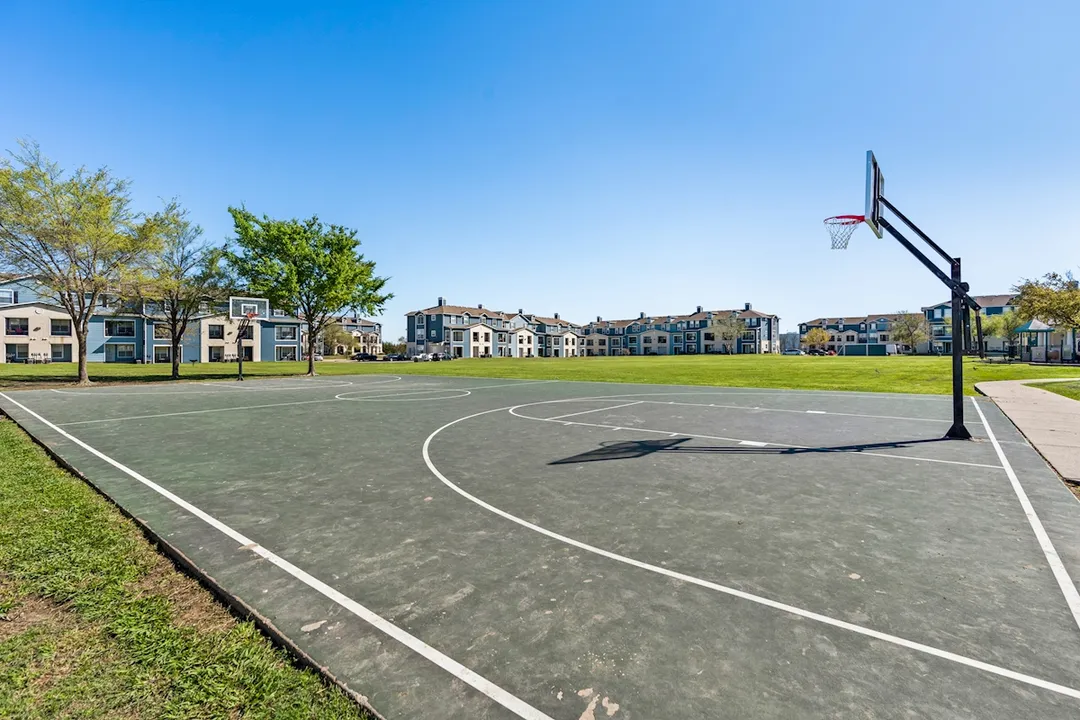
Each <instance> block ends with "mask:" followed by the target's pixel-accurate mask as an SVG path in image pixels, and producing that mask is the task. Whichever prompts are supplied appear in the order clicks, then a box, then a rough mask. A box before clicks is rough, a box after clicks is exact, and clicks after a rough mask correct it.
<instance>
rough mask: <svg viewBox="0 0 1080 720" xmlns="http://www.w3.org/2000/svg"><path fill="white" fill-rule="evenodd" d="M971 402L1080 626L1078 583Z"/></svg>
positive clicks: (981, 416) (991, 432) (984, 421)
mask: <svg viewBox="0 0 1080 720" xmlns="http://www.w3.org/2000/svg"><path fill="white" fill-rule="evenodd" d="M971 402H972V403H973V404H974V405H975V412H977V413H979V420H981V421H982V425H983V427H984V428H986V434H987V435H988V436H989V437H990V442H991V443H992V444H993V445H994V450H995V451H996V452H997V455H998V458H999V459H1000V460H1001V464H1002V466H1003V467H1004V469H1005V474H1006V475H1008V476H1009V482H1010V483H1011V484H1012V488H1013V492H1015V493H1016V497H1017V498H1018V499H1019V500H1020V507H1022V508H1023V509H1024V515H1026V516H1027V520H1028V524H1030V525H1031V529H1032V530H1033V531H1034V532H1035V537H1036V538H1037V539H1038V541H1039V547H1041V548H1042V551H1043V555H1045V556H1046V562H1047V563H1049V564H1050V569H1051V570H1052V571H1053V572H1054V578H1055V579H1056V580H1057V583H1058V586H1059V587H1060V588H1061V592H1062V593H1063V594H1064V595H1065V602H1066V603H1068V604H1069V610H1070V611H1072V616H1073V621H1074V622H1075V623H1076V625H1077V627H1078V628H1080V592H1077V590H1076V583H1074V582H1073V581H1072V578H1071V577H1069V571H1068V570H1066V569H1065V564H1064V563H1063V562H1061V558H1060V557H1058V554H1057V550H1055V549H1054V543H1053V542H1051V541H1050V536H1049V535H1047V534H1046V529H1045V528H1044V527H1043V524H1042V521H1041V520H1039V516H1038V515H1037V514H1036V513H1035V508H1034V507H1033V506H1032V504H1031V501H1030V500H1028V496H1027V493H1026V492H1024V486H1023V485H1021V484H1020V480H1019V478H1017V477H1016V472H1015V471H1013V468H1012V465H1011V464H1010V463H1009V458H1008V457H1006V456H1005V451H1004V450H1002V449H1001V444H1000V443H999V442H998V440H997V437H995V436H994V431H993V430H991V429H990V423H988V422H987V421H986V415H984V414H983V411H982V408H981V407H979V403H978V402H977V401H976V400H975V398H971Z"/></svg>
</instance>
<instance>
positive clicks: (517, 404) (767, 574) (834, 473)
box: [0, 358, 1080, 720]
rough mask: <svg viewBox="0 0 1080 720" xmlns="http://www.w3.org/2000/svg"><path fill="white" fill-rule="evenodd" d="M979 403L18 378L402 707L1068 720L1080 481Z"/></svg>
mask: <svg viewBox="0 0 1080 720" xmlns="http://www.w3.org/2000/svg"><path fill="white" fill-rule="evenodd" d="M796 359H799V358H796ZM821 360H824V361H825V362H827V361H828V359H821ZM571 362H572V361H571ZM586 362H587V361H586ZM451 365H453V364H452V363H451ZM967 403H968V404H967V414H968V427H969V429H970V430H971V431H972V433H973V434H974V435H975V437H976V439H975V440H973V441H948V440H942V439H941V436H942V435H943V433H944V432H945V430H946V429H947V428H948V427H949V422H950V417H951V416H950V410H951V405H950V399H949V398H947V397H945V396H938V395H900V394H892V395H887V394H874V393H838V392H808V391H806V392H800V391H784V390H761V389H749V388H719V387H711V388H710V387H689V386H676V385H665V386H659V385H619V384H614V383H579V382H561V381H554V380H550V381H545V380H492V379H490V378H468V377H422V376H403V375H393V374H380V375H375V374H372V375H366V376H338V377H320V378H314V379H300V378H285V379H276V380H252V381H248V382H245V383H225V382H222V383H215V382H204V383H196V382H192V383H183V384H174V385H158V384H143V385H138V386H133V385H127V386H114V387H98V388H91V389H76V388H53V389H37V390H21V391H11V390H8V391H5V392H3V393H0V408H2V409H3V410H4V412H5V413H7V414H9V415H10V416H11V417H12V418H13V419H15V420H16V421H18V422H19V423H20V424H22V425H23V426H24V427H25V428H26V429H27V430H28V431H29V432H31V433H32V434H34V435H35V436H36V437H37V438H38V439H39V440H40V441H41V442H43V443H45V444H47V445H48V446H49V447H50V448H51V449H52V450H53V451H54V452H56V453H57V454H59V455H60V456H61V457H62V458H64V459H65V460H66V461H67V462H68V463H70V464H71V465H73V466H74V467H76V468H77V469H78V470H80V471H81V472H82V473H83V474H84V475H86V476H87V477H88V478H89V479H91V480H92V481H93V482H94V483H95V484H96V485H97V486H98V487H99V488H100V489H101V490H102V491H103V492H105V493H107V494H108V495H109V496H111V497H112V498H113V499H115V500H116V501H117V502H118V503H120V504H121V505H122V506H123V507H124V508H125V509H126V510H127V511H128V512H130V513H131V514H132V515H134V516H135V517H137V518H139V519H140V520H141V521H143V522H145V523H146V524H148V525H149V526H150V527H151V528H153V529H154V530H155V531H156V532H157V533H158V534H159V535H161V536H162V537H164V538H165V539H167V540H168V541H170V542H171V543H172V544H174V545H175V546H176V547H178V548H179V549H180V550H181V551H183V552H184V553H185V554H186V555H187V556H188V557H189V558H191V559H192V560H193V561H194V562H195V563H196V564H197V565H198V566H199V567H200V568H201V569H202V570H203V571H204V572H205V573H206V574H208V575H210V576H212V577H213V578H215V579H216V580H217V581H218V582H219V583H221V584H222V585H223V586H224V587H225V588H227V589H228V590H229V591H230V592H231V593H233V594H235V595H236V596H238V597H239V598H240V599H242V600H243V601H244V602H246V603H248V604H250V605H251V606H253V607H255V608H256V609H257V610H258V611H259V612H260V613H261V614H262V615H264V616H265V617H266V618H268V619H269V620H270V621H272V622H273V623H274V625H275V626H276V627H277V628H278V629H279V630H280V631H281V632H283V633H285V634H286V635H287V636H288V637H289V638H291V639H292V640H293V641H294V642H295V643H296V644H297V645H298V646H299V647H300V648H301V649H302V650H304V651H305V652H306V653H308V654H309V655H310V656H311V657H312V658H314V659H315V660H316V661H317V662H318V663H320V664H321V665H324V666H326V667H327V668H328V670H329V671H330V672H331V673H333V674H334V675H335V676H336V677H337V678H339V679H341V680H342V681H344V682H345V683H347V684H348V685H349V687H350V688H351V689H353V690H355V691H357V692H359V693H361V694H363V695H365V696H367V697H368V698H369V699H370V701H371V704H372V705H373V706H374V707H375V708H376V709H377V710H378V711H379V712H380V713H382V714H383V715H385V716H386V717H387V718H419V717H438V718H469V719H476V718H514V717H520V718H532V719H542V718H555V719H558V720H563V719H566V720H579V719H588V718H615V719H616V720H620V719H633V718H637V719H640V720H644V719H650V720H654V719H657V718H739V719H742V718H833V717H873V718H911V717H927V718H990V717H996V718H1021V717H1032V718H1035V717H1037V718H1040V719H1051V718H1062V719H1064V718H1075V717H1078V716H1080V681H1078V680H1077V676H1076V668H1077V667H1080V628H1078V622H1080V594H1078V592H1077V586H1076V584H1075V582H1074V581H1073V578H1076V577H1080V504H1078V503H1077V501H1076V499H1075V498H1074V497H1073V496H1072V495H1071V494H1070V492H1069V491H1068V490H1067V489H1066V488H1065V487H1064V486H1063V485H1062V483H1061V482H1060V480H1059V479H1058V478H1057V477H1056V476H1055V475H1054V474H1053V472H1052V471H1051V470H1050V469H1049V468H1048V467H1047V466H1046V464H1045V463H1044V462H1043V460H1042V459H1041V457H1040V456H1039V455H1038V453H1036V452H1035V451H1034V449H1033V448H1031V447H1030V446H1029V445H1028V444H1027V443H1026V442H1025V441H1024V439H1023V437H1022V436H1021V435H1020V434H1019V433H1018V432H1017V431H1016V430H1015V428H1013V426H1012V425H1011V424H1010V423H1009V421H1008V420H1007V418H1005V417H1004V416H1003V415H1002V414H1001V413H1000V412H999V411H998V409H997V408H996V407H995V406H994V405H993V404H992V403H990V402H988V401H987V400H984V399H976V398H968V400H967Z"/></svg>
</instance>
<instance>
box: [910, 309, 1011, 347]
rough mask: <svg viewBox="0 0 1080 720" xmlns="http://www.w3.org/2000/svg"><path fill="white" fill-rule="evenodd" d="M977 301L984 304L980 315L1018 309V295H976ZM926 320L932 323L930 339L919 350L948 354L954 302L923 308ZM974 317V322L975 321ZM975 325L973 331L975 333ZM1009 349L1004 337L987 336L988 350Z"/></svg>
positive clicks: (998, 313)
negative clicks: (1016, 302)
mask: <svg viewBox="0 0 1080 720" xmlns="http://www.w3.org/2000/svg"><path fill="white" fill-rule="evenodd" d="M974 298H975V302H977V303H979V305H981V306H982V309H981V310H980V311H979V314H980V315H983V316H991V315H1002V314H1004V313H1006V312H1009V311H1011V310H1016V305H1014V304H1013V303H1014V302H1015V301H1016V295H1014V294H1001V295H975V296H974ZM922 311H923V314H924V315H925V316H926V321H927V322H928V323H929V324H930V340H929V341H928V342H925V343H922V344H920V346H919V352H933V353H940V354H942V355H948V354H949V353H951V352H952V302H951V301H949V300H946V301H945V302H940V303H938V304H937V305H930V306H928V307H924V308H923V309H922ZM974 322H975V321H974V319H972V323H974ZM974 331H975V330H974V327H973V328H972V333H974ZM1007 349H1008V343H1007V341H1006V340H1005V339H1003V338H986V350H987V351H988V352H1004V351H1006V350H1007Z"/></svg>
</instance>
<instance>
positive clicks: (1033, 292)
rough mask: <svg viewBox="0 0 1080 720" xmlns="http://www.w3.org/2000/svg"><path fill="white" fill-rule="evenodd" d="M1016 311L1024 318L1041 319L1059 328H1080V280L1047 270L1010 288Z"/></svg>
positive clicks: (1070, 275)
mask: <svg viewBox="0 0 1080 720" xmlns="http://www.w3.org/2000/svg"><path fill="white" fill-rule="evenodd" d="M1013 290H1015V291H1016V292H1017V293H1019V296H1018V297H1017V299H1016V300H1015V303H1016V307H1017V312H1018V313H1019V315H1020V317H1021V318H1023V319H1024V320H1025V321H1026V320H1042V321H1043V322H1045V323H1049V324H1051V325H1055V326H1057V327H1060V328H1078V327H1080V281H1078V280H1077V279H1076V278H1074V277H1073V275H1072V273H1065V274H1064V275H1059V274H1058V273H1048V274H1046V275H1044V276H1043V277H1042V279H1041V280H1024V281H1023V282H1022V283H1020V284H1019V285H1017V286H1016V287H1015V288H1013Z"/></svg>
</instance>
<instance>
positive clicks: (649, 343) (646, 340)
mask: <svg viewBox="0 0 1080 720" xmlns="http://www.w3.org/2000/svg"><path fill="white" fill-rule="evenodd" d="M641 342H643V343H645V344H646V345H652V338H651V337H647V338H644V339H643V340H642V341H641Z"/></svg>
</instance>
